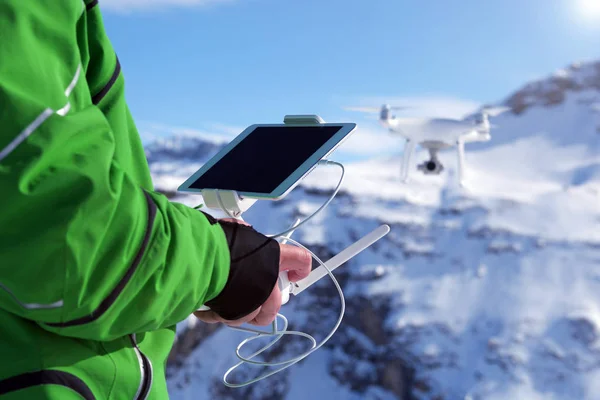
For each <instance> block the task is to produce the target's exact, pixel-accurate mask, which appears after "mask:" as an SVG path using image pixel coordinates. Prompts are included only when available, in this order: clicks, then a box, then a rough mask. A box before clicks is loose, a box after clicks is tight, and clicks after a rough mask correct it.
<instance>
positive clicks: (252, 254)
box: [203, 212, 281, 321]
mask: <svg viewBox="0 0 600 400" xmlns="http://www.w3.org/2000/svg"><path fill="white" fill-rule="evenodd" d="M203 214H204V215H206V218H208V220H209V221H210V222H211V224H213V225H214V224H219V225H221V227H222V228H223V231H224V232H225V236H226V237H227V243H228V245H229V252H230V254H231V263H230V269H229V277H228V278H227V283H226V284H225V287H224V288H223V290H222V291H221V293H219V295H218V296H217V297H215V298H214V299H212V300H211V301H209V302H207V303H205V305H206V306H208V307H210V309H211V310H212V311H214V312H216V313H217V314H218V315H219V316H220V317H221V318H224V319H226V320H230V321H231V320H237V319H240V318H243V317H245V316H246V315H248V314H250V313H251V312H253V311H254V310H256V309H257V308H258V307H260V306H261V305H263V304H264V303H265V301H267V299H268V298H269V296H270V295H271V292H272V291H273V289H274V288H275V285H276V284H277V278H278V276H279V261H280V252H281V250H280V247H279V243H278V242H277V241H276V240H275V239H271V238H268V237H266V236H265V235H263V234H262V233H259V232H257V231H256V230H255V229H254V228H252V227H250V226H246V225H242V224H237V223H235V222H228V221H218V220H216V219H215V218H213V217H212V216H210V215H208V214H206V213H204V212H203Z"/></svg>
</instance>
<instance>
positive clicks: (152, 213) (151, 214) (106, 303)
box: [45, 191, 156, 328]
mask: <svg viewBox="0 0 600 400" xmlns="http://www.w3.org/2000/svg"><path fill="white" fill-rule="evenodd" d="M144 196H146V202H147V203H148V224H147V225H146V232H145V234H144V240H143V241H142V245H141V246H140V249H139V250H138V252H137V254H136V256H135V259H134V260H133V262H132V263H131V266H130V267H129V269H128V270H127V272H126V273H125V276H124V277H123V278H122V279H121V280H120V281H119V284H118V285H117V286H116V287H115V288H114V289H113V291H112V292H110V294H109V295H108V296H107V297H106V298H105V299H104V300H103V301H102V303H100V305H99V306H98V308H96V309H95V310H94V311H92V313H91V314H90V315H86V316H85V317H81V318H77V319H73V320H71V321H66V322H55V323H45V324H46V325H48V326H52V327H56V328H67V327H70V326H76V325H83V324H88V323H90V322H94V321H95V320H97V319H98V318H100V317H101V316H102V315H103V314H104V313H105V312H106V311H107V310H108V309H109V308H110V306H112V305H113V303H114V302H115V301H116V300H117V297H119V295H120V294H121V292H122V291H123V289H124V288H125V286H126V285H127V283H128V282H129V280H130V279H131V277H132V276H133V274H134V273H135V271H136V269H137V267H138V265H139V264H140V261H141V260H142V256H143V255H144V252H145V251H146V248H147V247H148V243H149V242H150V236H151V234H152V227H153V226H154V219H155V218H156V204H155V203H154V200H152V198H151V197H150V195H149V194H148V193H147V192H146V191H144Z"/></svg>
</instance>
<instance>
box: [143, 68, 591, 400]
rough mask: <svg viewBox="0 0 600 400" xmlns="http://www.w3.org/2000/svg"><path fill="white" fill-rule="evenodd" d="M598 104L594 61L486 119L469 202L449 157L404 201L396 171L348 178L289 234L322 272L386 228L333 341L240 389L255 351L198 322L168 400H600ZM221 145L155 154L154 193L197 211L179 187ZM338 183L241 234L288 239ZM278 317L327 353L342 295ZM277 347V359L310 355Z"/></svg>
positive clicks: (257, 216)
mask: <svg viewBox="0 0 600 400" xmlns="http://www.w3.org/2000/svg"><path fill="white" fill-rule="evenodd" d="M597 102H600V62H598V63H583V64H575V65H572V66H571V67H569V68H567V69H565V70H563V71H560V72H558V73H556V74H554V75H552V76H551V77H548V78H546V79H542V80H540V81H538V82H533V83H530V84H528V85H526V86H525V87H523V88H522V89H520V90H518V91H516V92H515V93H514V94H512V95H511V96H510V97H508V98H507V99H506V100H505V101H502V102H500V103H502V104H505V105H508V106H510V107H511V108H512V111H511V112H507V113H505V114H502V115H501V116H499V117H496V118H493V119H492V121H491V122H492V123H493V124H494V125H497V126H498V128H496V129H495V130H494V131H493V138H492V141H491V142H489V143H484V144H476V145H471V146H467V149H466V150H467V152H466V161H467V185H466V188H460V187H458V186H457V184H456V183H455V182H456V179H455V176H454V173H455V158H456V156H455V154H454V153H453V152H452V151H449V152H445V153H442V154H441V155H440V159H441V161H442V162H443V163H444V165H445V167H446V170H445V172H444V173H443V174H442V175H440V176H435V177H432V176H424V175H422V174H421V173H420V172H419V171H417V170H416V165H417V164H418V163H420V162H421V159H425V158H426V157H427V155H426V153H425V152H421V153H419V154H418V155H417V157H415V158H416V159H415V160H414V162H413V165H412V166H411V168H413V171H412V172H411V176H412V180H411V181H410V183H409V184H407V185H405V184H402V183H400V181H399V165H400V160H399V158H397V157H390V158H376V159H372V160H369V161H364V162H359V163H354V164H350V165H347V166H346V169H347V171H346V175H347V178H346V181H345V183H344V185H343V190H342V192H341V193H340V194H339V195H338V197H337V198H336V199H335V200H334V201H333V203H332V204H331V205H330V206H329V207H327V208H326V209H325V210H324V211H323V212H322V213H321V214H319V215H318V216H317V217H316V218H315V219H314V220H312V221H311V222H309V223H308V224H307V226H306V227H303V228H301V229H300V230H299V231H298V232H296V233H295V236H294V237H295V238H296V239H297V240H300V241H301V242H302V243H304V244H306V245H310V247H311V248H312V249H313V250H316V252H317V254H319V255H321V256H323V257H324V258H325V259H327V258H328V255H332V254H334V253H336V252H338V251H339V250H341V249H342V248H344V247H346V246H347V245H348V244H350V243H351V242H353V241H354V240H355V239H356V238H357V237H359V236H362V235H364V234H366V233H367V232H369V231H370V230H372V229H374V228H375V227H376V226H378V225H379V224H381V223H387V224H389V225H390V226H391V228H392V231H391V233H390V234H389V235H388V236H386V237H385V238H384V239H382V240H381V241H380V242H378V243H377V244H376V245H374V246H372V248H370V249H368V250H366V251H365V252H363V253H361V254H360V255H359V256H358V257H356V258H355V259H353V260H351V261H350V262H348V263H347V264H346V265H344V266H343V267H341V268H339V269H338V270H336V272H335V275H336V277H338V279H339V281H340V283H341V285H342V287H343V289H344V294H345V298H346V302H347V309H346V315H345V317H344V321H343V323H342V325H341V327H340V329H339V330H338V332H337V333H336V334H335V335H334V336H333V338H332V339H331V340H330V341H329V342H328V344H327V345H326V346H325V347H324V348H322V349H320V350H319V351H317V352H316V353H314V354H313V355H311V356H310V357H308V358H307V359H306V360H304V361H303V362H302V363H300V364H297V365H295V366H293V367H291V368H289V369H287V370H285V371H284V372H282V373H280V374H278V375H276V376H275V377H271V378H269V379H267V380H265V381H261V382H259V383H257V384H255V385H253V386H249V387H245V388H241V389H229V388H227V387H225V386H223V384H222V383H221V382H220V379H221V377H222V375H223V373H224V372H225V371H226V370H227V369H228V368H230V367H231V366H233V365H234V364H235V363H236V362H237V359H236V357H235V353H234V351H235V348H236V346H237V345H238V344H239V342H240V341H241V340H242V339H243V338H245V337H247V336H246V335H245V334H242V333H240V332H236V331H233V330H230V329H226V328H217V327H216V326H214V325H204V324H202V323H194V319H193V317H192V318H190V319H189V320H188V321H186V323H184V324H181V327H180V328H181V329H180V331H179V338H178V342H177V343H176V346H175V348H174V351H173V353H172V357H171V359H170V362H169V366H170V368H169V389H170V393H171V396H172V398H173V399H174V400H183V399H186V400H187V399H190V400H191V399H194V400H202V399H286V400H300V399H307V398H308V399H310V398H312V399H344V400H345V399H349V400H354V399H373V400H374V399H380V400H383V399H431V400H433V399H437V400H442V399H444V400H451V399H452V400H453V399H469V400H475V399H490V400H496V399H503V400H504V399H527V400H529V399H535V400H537V399H557V400H558V399H561V400H562V399H569V400H571V399H573V400H575V399H577V400H584V399H600V113H595V112H594V111H593V110H592V107H591V105H592V104H593V103H597ZM356 134H357V135H358V134H360V131H359V132H358V133H356ZM221 145H222V143H215V142H212V141H205V140H202V139H199V138H197V139H195V140H194V139H189V138H188V139H187V142H186V143H185V145H183V146H181V145H175V142H170V141H166V142H164V143H162V144H157V145H153V146H150V147H149V149H150V161H151V165H152V171H153V174H154V179H155V183H156V186H157V188H159V189H160V190H163V191H165V192H169V193H170V194H171V195H173V196H175V197H174V199H175V200H176V201H181V202H183V203H186V204H189V205H196V204H198V203H199V202H200V201H201V199H200V198H199V197H198V196H180V195H177V194H175V189H176V187H177V186H178V185H179V184H180V183H181V182H182V181H183V180H184V179H185V178H187V177H188V176H189V175H190V174H191V173H192V172H194V171H195V170H196V169H197V168H198V166H199V165H200V164H201V163H202V162H203V161H205V160H206V159H207V157H209V156H210V155H212V154H214V152H216V151H217V149H218V148H219V147H220V146H221ZM180 157H184V158H186V159H188V160H194V163H193V165H190V164H189V163H180V162H178V160H180ZM184 165H185V167H184ZM337 174H338V170H337V169H335V168H331V169H330V168H329V167H323V168H320V169H317V170H315V171H314V172H313V173H312V174H311V175H310V176H309V177H308V178H307V179H306V180H305V181H304V182H303V184H302V186H300V187H298V188H297V189H295V190H294V191H293V192H292V194H290V195H289V196H288V197H286V198H285V199H284V200H282V201H280V202H276V203H262V202H259V203H257V205H255V206H254V207H253V208H252V209H251V210H250V211H249V212H248V213H247V214H246V216H245V219H246V220H247V221H249V222H250V223H252V224H253V225H255V226H256V227H257V229H259V230H261V231H263V232H265V233H274V232H276V231H278V230H280V229H282V228H286V227H287V225H288V224H289V223H291V222H292V219H293V218H295V217H304V216H307V215H309V214H311V213H312V211H314V210H315V209H316V208H317V207H318V206H320V204H322V202H324V201H325V200H326V199H327V197H328V195H329V193H330V191H331V189H332V188H333V187H334V185H335V183H336V182H337V176H338V175H337ZM282 313H283V314H285V315H286V316H287V317H288V319H289V320H290V323H291V325H292V328H293V329H295V330H301V331H304V332H307V333H310V334H312V335H314V336H315V338H316V339H317V340H318V341H319V340H320V339H321V338H323V337H324V335H326V334H327V333H329V331H330V330H331V328H332V327H333V324H334V323H335V319H336V317H337V315H338V313H339V300H338V298H337V292H336V291H335V288H334V286H333V284H332V283H331V282H329V281H327V279H323V280H322V281H321V282H320V284H318V285H317V286H315V287H314V288H311V289H310V290H308V291H306V292H304V293H303V294H302V295H301V296H298V297H297V298H292V299H291V301H290V303H288V304H287V305H285V306H284V307H283V308H282ZM216 328H217V329H216ZM215 329H216V330H215ZM286 340H287V341H286ZM292 342H294V343H292ZM281 343H283V344H284V346H281V347H278V346H276V348H275V351H274V354H275V355H274V357H276V358H277V359H282V356H286V357H287V358H291V357H293V356H294V354H298V350H299V348H300V347H302V345H303V342H301V341H295V340H292V339H282V341H281ZM292 349H294V350H292ZM293 351H296V353H294V354H292V353H293ZM246 371H250V372H251V373H252V374H254V373H255V371H254V369H251V368H247V369H246Z"/></svg>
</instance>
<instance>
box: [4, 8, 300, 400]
mask: <svg viewBox="0 0 600 400" xmlns="http://www.w3.org/2000/svg"><path fill="white" fill-rule="evenodd" d="M0 34H1V35H2V42H1V44H0V126H1V128H0V129H1V130H0V320H1V321H2V322H1V323H0V355H1V356H0V360H1V361H0V399H11V400H14V399H28V400H32V399H61V400H68V399H82V398H83V399H86V400H90V399H102V400H105V399H164V398H168V391H167V383H166V378H165V367H166V360H167V356H168V355H169V352H170V350H171V348H172V346H173V343H174V340H175V335H176V330H175V328H176V324H177V323H179V322H181V321H183V320H185V319H186V318H187V317H188V316H190V315H191V314H195V315H196V316H197V317H198V318H200V319H201V320H203V321H205V322H207V323H225V324H230V325H239V324H241V323H244V322H249V323H251V324H255V325H268V324H269V323H271V322H272V321H273V319H274V318H275V314H276V313H277V311H278V309H279V307H280V305H281V298H280V297H279V296H280V294H279V289H277V285H276V280H277V276H278V273H279V271H280V270H288V271H290V273H289V277H290V280H292V281H297V280H298V279H301V278H303V277H305V276H307V275H308V273H309V272H310V267H311V260H310V255H309V254H308V253H307V252H306V251H304V250H301V249H299V248H297V247H293V246H289V245H281V244H279V243H278V242H277V241H275V240H273V239H271V238H268V237H266V236H264V235H262V234H261V233H259V232H257V231H256V230H255V229H254V228H253V227H251V226H248V225H244V224H240V223H237V222H235V221H231V220H225V219H224V220H217V219H215V218H213V217H212V216H210V215H209V214H207V213H204V212H201V211H200V210H196V209H194V208H191V207H187V206H185V205H183V204H180V203H176V202H172V201H170V200H169V199H167V198H166V197H165V196H164V195H162V194H160V193H158V192H157V191H154V190H153V185H152V181H151V176H150V172H149V168H148V164H147V160H146V158H145V154H144V151H143V146H142V143H141V139H140V137H139V135H138V133H137V130H136V127H135V124H134V121H133V118H132V116H131V114H130V111H129V109H128V106H127V103H126V100H125V94H124V78H123V74H122V72H121V66H120V64H119V61H118V58H117V56H116V54H115V52H114V50H113V48H112V46H111V42H110V41H109V39H108V37H107V34H106V32H105V30H104V27H103V20H102V15H101V12H100V9H99V5H98V2H97V0H85V2H82V1H78V0H56V1H39V0H36V1H23V0H3V1H1V2H0ZM149 67H151V65H150V66H149ZM202 305H207V306H208V307H210V308H211V311H204V312H197V310H198V309H199V308H200V307H201V306H202ZM223 351H229V349H223ZM206 362H212V360H206Z"/></svg>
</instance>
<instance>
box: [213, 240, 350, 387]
mask: <svg viewBox="0 0 600 400" xmlns="http://www.w3.org/2000/svg"><path fill="white" fill-rule="evenodd" d="M287 240H288V241H290V242H292V243H294V244H295V245H297V246H299V247H302V248H303V249H305V250H306V251H308V252H309V253H310V254H311V255H312V257H313V258H314V259H315V260H316V261H317V262H318V263H319V264H321V265H322V266H323V268H325V269H326V270H327V274H329V277H330V278H331V280H332V281H333V284H334V285H335V287H336V289H337V291H338V293H339V295H340V302H341V307H340V316H339V317H338V319H337V321H336V323H335V326H334V327H333V329H332V330H331V332H330V333H329V334H328V335H327V336H326V337H325V339H323V341H321V343H319V345H317V344H316V343H317V341H316V340H315V339H314V338H313V337H312V336H311V335H309V334H307V333H304V332H298V331H287V330H286V329H287V326H288V321H287V319H286V318H285V316H283V315H282V314H279V313H278V314H277V317H280V318H281V319H282V320H283V322H284V326H283V330H281V331H279V330H277V328H276V327H277V323H276V321H277V319H275V321H274V324H273V326H274V329H273V332H263V331H259V330H255V329H248V328H236V327H230V328H231V329H235V330H238V331H243V332H252V333H256V336H252V337H249V338H247V339H244V340H243V341H242V342H241V343H240V344H239V345H238V347H237V348H236V350H235V354H236V356H237V357H238V358H239V359H240V360H241V361H240V362H239V363H237V364H236V365H234V366H233V367H231V368H230V369H229V370H227V372H226V373H225V375H224V376H223V383H224V384H225V385H226V386H228V387H232V388H237V387H243V386H247V385H251V384H253V383H256V382H258V381H261V380H263V379H265V378H268V377H270V376H272V375H275V374H277V373H278V372H281V371H283V370H284V369H286V368H289V367H291V366H292V365H294V364H296V363H298V362H299V361H301V360H303V359H304V358H306V357H308V356H309V355H310V354H312V353H313V352H314V351H317V350H318V349H319V348H321V347H322V346H323V345H324V344H325V343H327V341H328V340H329V339H331V337H332V336H333V335H334V334H335V332H336V331H337V330H338V328H339V326H340V324H341V323H342V319H343V318H344V313H345V311H346V302H345V299H344V293H343V291H342V288H341V287H340V285H339V283H338V281H337V279H335V276H334V275H333V273H332V272H331V271H330V270H329V268H327V265H325V263H324V262H323V261H321V259H320V258H319V257H317V255H316V254H315V253H313V252H312V251H310V250H309V249H307V248H306V247H305V246H303V245H301V244H300V243H298V242H296V241H295V240H293V239H289V238H288V239H287ZM283 335H296V336H302V337H305V338H307V339H308V340H310V341H311V342H312V347H311V348H310V349H309V350H308V351H306V352H304V353H303V354H301V355H299V356H298V357H296V358H293V359H291V360H286V361H280V362H272V363H270V362H261V361H252V358H254V357H256V356H258V355H260V354H262V353H263V352H264V351H265V350H267V349H269V348H270V347H272V346H273V345H274V344H275V343H277V342H278V341H279V340H280V339H281V338H282V337H283ZM266 336H275V337H276V338H275V340H273V341H272V342H270V343H269V344H267V345H266V346H264V347H263V348H261V349H260V350H258V351H256V352H255V353H254V354H252V355H250V356H248V357H243V356H242V355H241V354H240V350H241V348H242V347H243V346H244V345H246V344H248V343H249V342H251V341H253V340H256V339H258V338H261V337H266ZM245 363H248V364H254V365H260V366H264V367H273V366H278V365H283V366H282V367H280V368H277V369H275V370H273V371H271V372H269V373H268V374H265V375H261V376H259V377H257V378H254V379H251V380H249V381H246V382H243V383H237V384H235V383H230V382H228V381H227V376H228V375H229V374H230V373H232V372H233V371H234V370H235V369H236V368H238V367H239V366H241V365H243V364H245Z"/></svg>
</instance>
